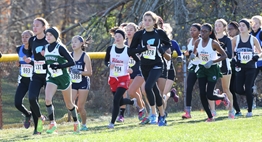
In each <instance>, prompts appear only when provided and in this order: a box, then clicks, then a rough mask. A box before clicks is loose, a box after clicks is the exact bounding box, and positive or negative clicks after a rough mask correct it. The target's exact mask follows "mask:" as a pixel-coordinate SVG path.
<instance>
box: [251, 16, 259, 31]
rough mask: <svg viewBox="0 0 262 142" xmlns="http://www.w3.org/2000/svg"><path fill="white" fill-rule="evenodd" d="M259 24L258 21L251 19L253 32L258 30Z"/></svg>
mask: <svg viewBox="0 0 262 142" xmlns="http://www.w3.org/2000/svg"><path fill="white" fill-rule="evenodd" d="M260 26H261V25H260V23H259V21H258V19H253V20H252V30H253V31H255V32H256V31H257V30H258V29H259V28H260Z"/></svg>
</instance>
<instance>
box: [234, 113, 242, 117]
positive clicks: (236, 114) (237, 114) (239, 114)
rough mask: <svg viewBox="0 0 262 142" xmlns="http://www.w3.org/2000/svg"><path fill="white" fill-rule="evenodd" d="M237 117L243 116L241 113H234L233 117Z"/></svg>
mask: <svg viewBox="0 0 262 142" xmlns="http://www.w3.org/2000/svg"><path fill="white" fill-rule="evenodd" d="M239 116H243V114H242V113H241V112H236V113H235V117H239Z"/></svg>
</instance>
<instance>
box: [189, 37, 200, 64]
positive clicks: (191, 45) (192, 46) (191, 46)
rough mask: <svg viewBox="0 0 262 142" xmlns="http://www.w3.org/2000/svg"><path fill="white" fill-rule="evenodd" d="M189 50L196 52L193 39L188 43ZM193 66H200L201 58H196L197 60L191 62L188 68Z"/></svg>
mask: <svg viewBox="0 0 262 142" xmlns="http://www.w3.org/2000/svg"><path fill="white" fill-rule="evenodd" d="M187 50H188V51H190V50H191V51H192V52H193V51H194V44H193V38H191V39H190V41H189V43H188V45H187ZM192 54H193V53H192ZM192 64H193V65H198V64H199V58H198V57H196V58H195V59H193V60H191V61H190V62H189V66H188V67H191V66H192Z"/></svg>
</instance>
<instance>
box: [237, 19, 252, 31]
mask: <svg viewBox="0 0 262 142" xmlns="http://www.w3.org/2000/svg"><path fill="white" fill-rule="evenodd" d="M240 22H243V23H245V24H246V26H247V28H248V29H250V23H249V22H248V21H247V20H245V19H242V20H240V21H239V23H240Z"/></svg>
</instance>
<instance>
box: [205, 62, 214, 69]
mask: <svg viewBox="0 0 262 142" xmlns="http://www.w3.org/2000/svg"><path fill="white" fill-rule="evenodd" d="M212 65H213V61H212V60H210V61H208V62H207V63H206V64H205V65H204V67H205V68H206V69H209V68H210V67H211V66H212Z"/></svg>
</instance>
